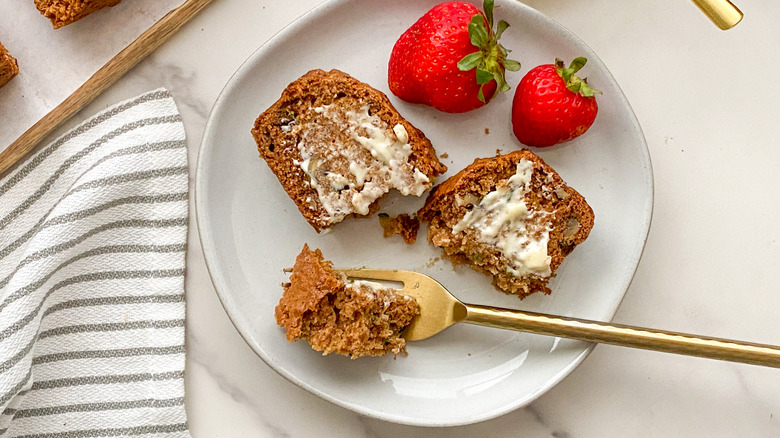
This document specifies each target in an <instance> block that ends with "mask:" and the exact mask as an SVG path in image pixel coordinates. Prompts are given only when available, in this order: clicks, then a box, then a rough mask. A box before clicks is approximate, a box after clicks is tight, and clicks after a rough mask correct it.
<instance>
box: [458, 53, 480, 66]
mask: <svg viewBox="0 0 780 438" xmlns="http://www.w3.org/2000/svg"><path fill="white" fill-rule="evenodd" d="M481 63H482V52H474V53H469V54H468V55H466V56H464V57H463V59H461V60H460V61H458V70H460V71H469V70H472V69H475V68H477V67H479V65H480V64H481Z"/></svg>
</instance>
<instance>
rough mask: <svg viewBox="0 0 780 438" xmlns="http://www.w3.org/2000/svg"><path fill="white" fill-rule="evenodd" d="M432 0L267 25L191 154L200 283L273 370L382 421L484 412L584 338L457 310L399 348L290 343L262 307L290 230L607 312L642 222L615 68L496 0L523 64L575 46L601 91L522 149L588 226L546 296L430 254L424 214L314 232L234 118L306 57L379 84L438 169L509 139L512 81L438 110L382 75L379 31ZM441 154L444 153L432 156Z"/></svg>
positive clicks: (552, 374) (559, 361)
mask: <svg viewBox="0 0 780 438" xmlns="http://www.w3.org/2000/svg"><path fill="white" fill-rule="evenodd" d="M435 3H436V1H431V0H426V1H420V0H400V1H393V2H378V1H360V0H335V1H329V2H326V3H325V4H323V5H322V6H320V7H318V8H316V9H314V10H313V11H311V12H310V13H308V14H306V15H304V16H303V17H302V18H300V19H299V20H297V21H296V22H295V23H294V24H292V25H291V26H289V27H288V28H286V29H285V30H284V31H282V32H281V33H279V34H278V35H276V36H275V37H274V38H272V39H271V40H270V41H268V42H267V43H266V44H265V45H263V46H262V47H261V48H260V49H259V50H258V51H257V52H255V53H254V54H253V55H252V56H251V57H250V58H249V59H248V60H247V61H246V63H245V64H244V65H243V66H242V67H241V68H240V69H239V70H238V72H237V73H236V74H235V75H234V76H233V78H232V79H231V80H230V82H229V83H228V84H227V86H226V87H225V89H224V91H223V92H222V94H221V95H220V97H219V99H218V100H217V102H216V104H215V106H214V108H213V110H212V112H211V115H210V118H209V121H208V124H207V127H206V132H205V134H204V139H203V144H202V147H201V150H200V156H199V161H198V169H197V183H196V209H197V217H198V226H199V229H200V236H201V242H202V245H203V250H204V253H205V256H206V261H207V263H208V267H209V271H210V273H211V278H212V281H213V283H214V286H215V288H216V290H217V293H218V294H219V297H220V299H221V300H222V303H223V304H224V306H225V309H226V311H227V313H228V314H229V315H230V318H231V319H232V321H233V323H234V324H235V326H236V328H237V329H238V331H239V332H240V333H241V335H242V336H243V337H244V338H245V339H246V341H247V343H249V345H250V346H251V347H252V348H253V349H254V351H256V352H257V354H258V355H260V357H262V358H263V359H264V360H265V362H267V363H268V365H269V366H271V367H272V368H273V369H275V370H276V371H277V372H279V373H280V374H282V375H283V376H284V377H286V378H287V379H289V380H290V381H292V382H294V383H295V384H297V385H300V386H301V387H303V388H305V389H307V390H309V391H311V392H312V393H314V394H317V395H318V396H321V397H322V398H324V399H327V400H329V401H331V402H333V403H336V404H338V405H341V406H344V407H346V408H349V409H352V410H354V411H357V412H359V413H362V414H365V415H369V416H372V417H376V418H381V419H384V420H388V421H393V422H398V423H405V424H414V425H426V426H449V425H460V424H467V423H473V422H478V421H482V420H486V419H489V418H492V417H495V416H498V415H501V414H504V413H506V412H509V411H511V410H513V409H516V408H518V407H521V406H523V405H525V404H527V403H529V402H531V401H532V400H533V399H535V398H536V397H538V396H539V395H540V394H542V393H544V392H545V391H546V390H548V389H549V388H551V387H552V386H553V385H555V384H556V383H557V382H559V381H560V380H561V379H562V378H563V377H564V376H566V375H567V374H568V373H569V372H571V371H572V369H574V367H576V366H577V365H578V364H579V363H580V362H581V361H582V360H583V359H584V358H585V356H586V355H587V354H588V353H589V351H590V350H591V348H592V346H591V345H589V344H587V343H582V342H577V341H570V340H562V339H554V338H551V337H543V336H537V335H529V334H523V333H516V332H510V331H502V330H497V329H490V328H484V327H477V326H470V325H465V324H462V325H459V326H454V327H451V328H449V329H448V330H446V331H445V332H443V333H441V334H439V335H437V336H435V337H433V338H430V339H428V340H425V341H420V342H416V343H411V344H410V345H409V346H408V348H407V350H408V353H409V354H408V356H406V357H398V358H393V357H392V355H390V356H387V357H380V358H361V359H358V360H350V359H349V358H346V357H343V356H338V355H330V356H322V355H321V354H320V353H318V352H316V351H314V350H312V349H311V348H310V347H309V345H308V344H307V343H306V342H296V343H289V342H287V341H286V340H285V336H284V331H283V330H282V329H281V328H280V327H278V326H277V325H276V323H275V321H274V306H275V305H276V304H277V302H278V301H279V298H280V297H281V294H282V288H281V286H280V283H282V282H284V281H286V279H287V277H286V275H285V273H284V272H283V269H284V268H286V267H290V266H292V264H293V262H294V260H295V256H296V255H297V254H298V253H299V252H300V250H301V248H302V247H303V244H304V243H308V244H309V246H311V247H313V248H320V249H322V251H323V253H324V255H325V257H326V258H327V259H329V260H332V261H333V262H334V264H335V265H336V266H339V267H357V266H367V267H373V268H396V269H410V270H416V271H420V272H424V273H427V274H429V275H431V276H433V277H434V278H437V279H438V280H440V281H441V282H442V283H443V284H444V285H445V286H447V287H448V288H449V289H450V290H451V291H452V292H453V293H454V294H455V295H457V296H458V297H459V298H461V299H462V300H464V301H467V302H473V303H480V304H488V305H499V306H504V307H513V308H518V309H525V310H533V311H540V312H547V313H553V314H560V315H567V316H575V317H581V318H589V319H598V320H609V319H611V318H612V316H613V314H614V313H615V311H616V309H617V307H618V305H619V303H620V301H621V299H622V298H623V295H624V293H625V291H626V289H627V288H628V285H629V283H630V281H631V278H632V276H633V274H634V271H635V269H636V266H637V264H638V262H639V257H640V255H641V253H642V248H643V246H644V242H645V239H646V237H647V232H648V229H649V225H650V217H651V211H652V172H651V167H650V159H649V155H648V151H647V145H646V143H645V140H644V137H643V135H642V132H641V129H640V127H639V125H638V123H637V120H636V117H635V116H634V114H633V112H632V110H631V107H630V106H629V104H628V102H627V101H626V99H625V97H624V96H623V93H622V92H621V91H620V88H619V87H618V85H617V83H616V82H615V80H614V79H613V77H612V76H611V75H610V73H609V72H608V70H607V68H606V67H605V66H604V64H603V63H602V62H601V61H600V60H599V58H598V57H597V56H596V54H595V53H593V52H592V51H591V50H590V49H589V48H588V47H587V46H586V45H585V44H584V43H583V42H582V41H580V40H579V39H578V38H577V37H576V36H574V35H572V34H571V33H570V32H569V31H567V30H566V29H564V28H563V27H562V26H560V25H559V24H557V23H555V22H553V21H551V20H550V19H549V18H546V17H545V16H544V15H542V14H540V13H539V12H536V11H535V10H533V9H530V8H529V7H527V6H525V5H523V4H522V3H520V2H513V1H497V2H496V3H497V5H496V10H495V14H496V17H497V18H496V19H505V20H506V21H508V22H509V23H510V24H511V27H510V28H509V29H508V30H507V31H506V32H505V33H504V36H503V42H504V44H505V46H506V47H508V48H510V49H512V50H513V52H512V55H513V57H514V58H516V59H518V60H519V61H521V62H522V64H523V68H522V70H521V72H519V73H509V78H508V81H509V83H510V85H512V86H513V87H514V86H515V85H516V84H517V83H518V82H519V81H520V78H521V76H522V74H524V73H525V72H527V71H528V70H529V68H531V67H533V66H535V65H538V64H544V63H550V62H552V61H553V59H554V58H555V57H560V58H563V59H565V60H566V61H570V60H571V59H573V58H574V57H576V56H586V57H587V58H588V64H587V66H586V67H585V69H584V71H583V75H585V76H587V77H588V80H589V82H590V83H591V84H592V85H593V86H594V87H596V88H598V89H600V90H602V91H603V93H604V94H603V95H600V96H598V101H599V110H600V112H599V115H598V118H597V119H596V122H595V124H594V125H593V127H592V128H591V129H590V131H588V132H587V133H586V134H585V135H584V136H582V137H580V138H578V139H576V140H574V141H571V142H569V143H566V144H564V145H560V146H556V147H552V148H546V149H539V150H534V152H536V153H538V154H539V155H540V156H541V157H542V158H543V159H544V160H545V161H546V162H547V163H548V164H550V165H551V166H552V167H553V168H555V169H556V170H557V171H558V172H559V173H560V175H561V176H562V177H563V179H564V180H565V181H566V182H567V183H569V185H571V186H572V187H574V188H576V189H577V190H578V191H579V192H580V193H582V194H583V195H584V196H585V198H586V199H587V200H588V202H589V203H590V205H591V206H592V207H593V210H594V211H595V214H596V225H595V227H594V228H593V230H592V232H591V234H590V237H589V238H588V240H587V241H586V242H585V243H584V244H582V245H580V246H579V247H578V248H577V249H576V250H575V251H574V252H573V253H572V254H571V255H570V256H569V257H568V258H567V259H566V260H565V262H564V263H563V265H562V266H561V268H560V269H559V270H558V273H557V276H556V277H555V278H554V279H553V280H552V282H551V284H550V285H551V289H552V291H553V292H552V295H550V296H544V295H537V296H532V297H529V298H527V299H525V300H522V301H521V300H519V299H517V298H516V297H513V296H508V295H504V294H502V293H500V292H498V291H496V290H495V289H494V288H493V287H492V286H491V285H490V279H489V278H488V277H486V276H484V275H481V274H477V273H475V272H473V271H471V270H470V269H468V268H453V266H452V265H451V264H450V263H449V262H448V261H446V260H440V259H439V256H440V252H439V250H438V249H436V248H434V247H432V246H431V245H429V244H428V243H427V241H426V238H425V231H424V229H423V230H421V236H420V238H419V239H418V241H417V242H416V243H415V244H413V245H406V244H404V243H403V242H402V240H401V239H400V238H399V237H398V236H394V237H391V238H387V239H385V238H383V237H382V229H381V227H380V225H379V221H378V219H377V217H376V216H373V217H371V218H368V219H360V220H348V221H346V222H343V223H341V224H339V225H338V226H337V227H336V228H335V229H334V230H333V231H332V232H331V233H328V234H323V235H318V234H317V233H316V232H315V231H314V230H313V229H312V228H311V227H310V226H309V225H308V224H307V223H306V222H305V221H304V220H303V218H302V217H301V216H300V214H299V213H298V210H297V209H296V207H295V205H293V203H292V201H291V200H290V199H289V198H288V197H287V195H286V194H285V192H284V191H283V190H282V187H281V185H280V184H279V182H278V181H277V180H276V178H275V177H274V175H273V174H272V173H271V171H270V170H269V169H268V167H267V166H266V164H265V162H263V160H262V159H260V158H259V157H258V153H257V150H256V146H255V143H254V140H253V139H252V136H251V135H250V132H249V131H250V129H251V127H252V126H253V122H254V120H255V118H256V117H257V116H258V115H259V114H260V113H261V112H262V111H264V110H265V109H266V108H268V107H269V106H270V105H271V104H272V103H273V102H275V101H276V99H278V97H279V95H280V94H281V91H282V90H283V89H284V88H285V87H286V86H287V84H288V83H290V82H292V81H293V80H295V79H296V78H298V77H299V76H301V75H302V74H304V73H306V72H307V71H308V70H311V69H315V68H321V69H323V70H329V69H332V68H337V69H339V70H342V71H344V72H347V73H349V74H350V75H352V76H354V77H355V78H357V79H359V80H361V81H364V82H367V83H368V84H370V85H372V86H373V87H375V88H377V89H379V90H381V91H383V92H385V93H386V94H387V95H388V96H389V97H390V99H391V100H392V102H393V104H394V105H395V106H396V108H397V109H398V110H399V111H400V113H401V114H402V115H403V116H405V117H406V118H407V119H408V120H409V121H410V122H411V123H412V124H414V125H415V126H417V127H418V128H420V129H422V130H423V132H425V133H426V135H427V136H428V137H429V138H430V140H431V142H432V143H433V145H434V147H435V148H436V150H437V152H438V153H439V154H440V155H443V156H444V157H446V158H443V159H442V161H443V162H444V163H445V164H446V165H447V166H448V167H449V169H450V170H449V172H448V174H446V175H444V176H443V177H441V178H440V179H439V180H440V181H443V180H444V178H446V177H447V176H449V175H452V174H454V173H455V172H457V171H458V170H459V169H462V168H463V167H465V166H466V165H467V164H469V163H471V162H472V161H473V160H474V158H476V157H486V156H492V155H495V154H496V151H497V150H498V151H501V152H502V153H506V152H509V151H513V150H516V149H518V148H520V147H522V145H520V144H519V143H518V142H517V140H516V139H515V138H514V137H513V136H512V134H511V124H510V120H509V112H510V108H511V98H512V94H511V92H510V93H505V94H504V95H502V96H499V97H497V98H495V99H494V100H493V101H492V102H491V103H490V104H489V105H487V106H486V107H484V108H481V109H478V110H475V111H472V112H468V113H465V114H458V115H453V114H445V113H441V112H438V111H436V110H434V109H432V108H429V107H426V106H422V105H411V104H407V103H405V102H403V101H400V100H398V99H397V98H395V96H393V95H392V94H391V93H390V92H389V90H388V88H387V61H388V57H389V54H390V51H391V49H392V47H393V43H394V42H395V40H396V39H397V38H398V36H400V35H401V33H402V32H403V31H404V30H405V29H406V28H408V27H409V26H410V25H411V24H412V23H414V22H415V21H416V20H417V18H419V17H420V16H421V15H422V14H424V13H425V12H426V11H427V10H428V9H430V8H431V7H432V6H433V5H434V4H435ZM445 154H446V155H445ZM423 202H424V199H423V198H411V199H407V198H402V197H401V196H391V197H389V198H387V199H385V201H384V202H383V204H382V209H383V211H386V212H388V213H390V214H397V213H399V212H404V211H405V212H413V211H416V210H417V209H418V208H419V207H421V206H422V204H423Z"/></svg>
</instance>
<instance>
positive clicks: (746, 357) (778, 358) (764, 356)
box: [464, 304, 780, 368]
mask: <svg viewBox="0 0 780 438" xmlns="http://www.w3.org/2000/svg"><path fill="white" fill-rule="evenodd" d="M466 309H467V315H466V318H465V320H464V322H469V323H471V324H478V325H484V326H489V327H497V328H507V329H513V330H519V331H523V332H529V333H536V334H541V335H550V336H559V337H563V338H570V339H578V340H581V341H590V342H599V343H602V344H612V345H619V346H623V347H634V348H642V349H645V350H654V351H664V352H667V353H676V354H684V355H688V356H698V357H706V358H709V359H720V360H727V361H732V362H741V363H747V364H753V365H763V366H768V367H774V368H780V347H777V346H774V345H764V344H755V343H749V342H741V341H732V340H728V339H719V338H710V337H703V336H696V335H690V334H685V333H676V332H668V331H662V330H652V329H646V328H640V327H632V326H627V325H620V324H608V323H604V322H599V321H589V320H584V319H576V318H566V317H561V316H552V315H545V314H542V313H533V312H521V311H517V310H509V309H499V308H495V307H488V306H477V305H471V304H468V305H466Z"/></svg>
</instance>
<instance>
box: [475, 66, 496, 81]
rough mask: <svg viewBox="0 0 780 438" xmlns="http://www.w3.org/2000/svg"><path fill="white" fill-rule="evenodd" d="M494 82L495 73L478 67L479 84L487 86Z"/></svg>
mask: <svg viewBox="0 0 780 438" xmlns="http://www.w3.org/2000/svg"><path fill="white" fill-rule="evenodd" d="M492 80H493V73H491V72H489V71H487V70H483V69H481V68H479V67H477V83H478V84H480V85H484V84H487V83H488V82H490V81H492Z"/></svg>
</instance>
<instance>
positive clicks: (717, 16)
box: [693, 0, 742, 30]
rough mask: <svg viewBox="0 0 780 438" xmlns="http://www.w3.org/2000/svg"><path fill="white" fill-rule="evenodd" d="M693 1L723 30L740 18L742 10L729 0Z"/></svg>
mask: <svg viewBox="0 0 780 438" xmlns="http://www.w3.org/2000/svg"><path fill="white" fill-rule="evenodd" d="M693 2H694V3H696V6H698V7H699V9H701V10H702V12H704V14H705V15H707V17H709V18H710V20H712V22H713V23H715V25H716V26H718V27H719V28H721V29H723V30H728V29H731V28H732V27H734V26H736V25H737V23H739V22H740V21H741V20H742V11H740V10H739V8H737V7H736V6H734V4H733V3H731V2H730V1H729V0H693Z"/></svg>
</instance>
